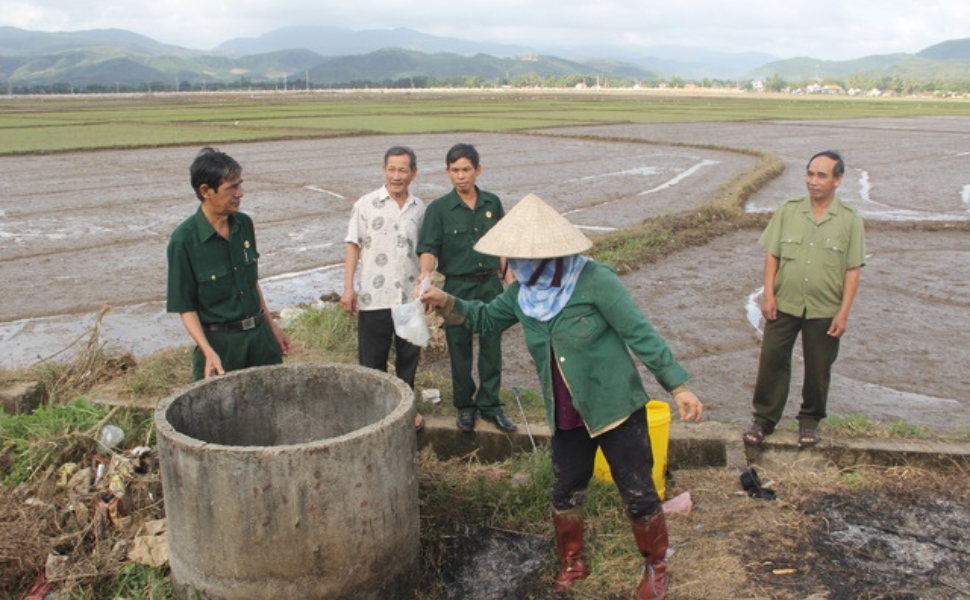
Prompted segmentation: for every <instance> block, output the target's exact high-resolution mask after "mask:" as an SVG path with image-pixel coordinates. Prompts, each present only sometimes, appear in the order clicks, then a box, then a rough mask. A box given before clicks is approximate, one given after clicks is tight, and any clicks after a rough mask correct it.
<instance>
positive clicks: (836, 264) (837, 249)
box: [822, 238, 848, 268]
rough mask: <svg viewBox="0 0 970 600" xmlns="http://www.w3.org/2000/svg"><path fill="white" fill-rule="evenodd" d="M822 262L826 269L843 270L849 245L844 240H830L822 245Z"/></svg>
mask: <svg viewBox="0 0 970 600" xmlns="http://www.w3.org/2000/svg"><path fill="white" fill-rule="evenodd" d="M822 248H823V250H824V252H822V260H823V262H824V264H825V266H826V267H832V268H842V265H844V264H845V253H846V250H847V249H848V244H847V243H845V241H844V240H840V239H832V238H828V239H826V240H825V242H824V243H823V244H822Z"/></svg>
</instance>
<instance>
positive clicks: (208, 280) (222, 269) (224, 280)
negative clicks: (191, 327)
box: [198, 263, 255, 307]
mask: <svg viewBox="0 0 970 600" xmlns="http://www.w3.org/2000/svg"><path fill="white" fill-rule="evenodd" d="M254 265H255V263H254ZM198 284H199V301H200V302H201V303H202V305H203V306H210V307H211V306H214V305H216V304H219V303H220V302H223V301H225V300H226V299H227V298H229V297H230V296H232V292H233V279H232V273H231V272H230V271H229V267H228V266H226V265H220V266H217V267H213V268H210V269H205V270H203V271H200V272H199V274H198Z"/></svg>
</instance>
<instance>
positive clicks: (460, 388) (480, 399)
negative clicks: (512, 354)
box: [444, 277, 502, 417]
mask: <svg viewBox="0 0 970 600" xmlns="http://www.w3.org/2000/svg"><path fill="white" fill-rule="evenodd" d="M444 291H446V292H448V293H449V294H451V295H453V296H455V297H457V298H461V299H463V300H481V301H482V302H488V301H490V300H492V299H493V298H495V297H496V296H498V295H499V294H501V293H502V282H501V281H499V279H498V277H489V278H487V279H483V280H471V281H469V280H462V279H458V278H456V277H449V278H447V279H446V280H445V285H444ZM445 340H447V342H448V357H449V358H450V359H451V389H452V400H453V402H454V405H455V408H457V409H458V411H459V412H466V411H467V412H474V411H475V410H478V411H479V412H481V414H482V416H484V417H492V416H495V415H496V414H499V413H501V412H502V400H501V399H500V397H499V390H500V389H501V387H502V334H501V332H500V333H493V334H481V335H479V336H478V379H479V383H480V384H481V385H480V386H479V387H478V388H477V389H476V387H475V380H474V379H472V366H473V364H474V360H473V356H474V348H473V347H472V344H473V342H474V341H475V334H473V333H472V331H471V330H470V329H468V328H467V327H465V326H464V325H447V326H445Z"/></svg>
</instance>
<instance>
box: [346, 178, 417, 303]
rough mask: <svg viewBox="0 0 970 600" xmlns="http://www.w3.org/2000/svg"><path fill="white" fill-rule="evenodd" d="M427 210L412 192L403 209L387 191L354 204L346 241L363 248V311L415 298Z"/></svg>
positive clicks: (360, 284) (359, 301)
mask: <svg viewBox="0 0 970 600" xmlns="http://www.w3.org/2000/svg"><path fill="white" fill-rule="evenodd" d="M424 211H425V206H424V202H422V201H421V199H420V198H418V197H417V196H414V195H412V194H410V193H409V194H408V199H407V200H406V201H405V202H404V206H403V207H401V208H399V207H398V205H397V202H396V201H395V200H394V199H393V198H391V195H390V194H389V193H388V191H387V188H386V187H384V186H382V187H381V188H380V189H378V190H375V191H373V192H371V193H369V194H366V195H365V196H362V197H361V198H360V199H359V200H357V202H355V203H354V208H353V210H352V212H351V215H350V225H349V226H348V227H347V237H346V238H345V239H344V241H345V242H348V243H352V244H357V246H359V247H360V272H359V288H360V289H359V291H358V293H357V305H358V309H359V310H363V311H367V310H381V309H389V308H391V307H394V306H398V305H400V304H403V303H405V302H408V301H410V300H412V299H413V296H414V286H415V285H417V281H418V274H419V273H420V272H421V266H420V263H419V261H418V254H417V252H416V251H415V247H416V245H417V243H418V235H419V234H420V232H421V225H422V222H423V221H424Z"/></svg>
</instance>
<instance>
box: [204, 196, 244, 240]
mask: <svg viewBox="0 0 970 600" xmlns="http://www.w3.org/2000/svg"><path fill="white" fill-rule="evenodd" d="M238 230H239V221H238V220H237V219H236V215H229V237H232V234H233V233H235V232H236V231H238ZM195 231H196V235H197V236H198V238H199V241H200V242H202V243H205V242H207V241H209V240H210V239H212V236H217V235H219V234H217V233H216V229H215V227H213V226H212V223H210V222H209V219H206V218H205V213H204V212H202V205H201V204H199V208H198V210H196V211H195Z"/></svg>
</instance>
